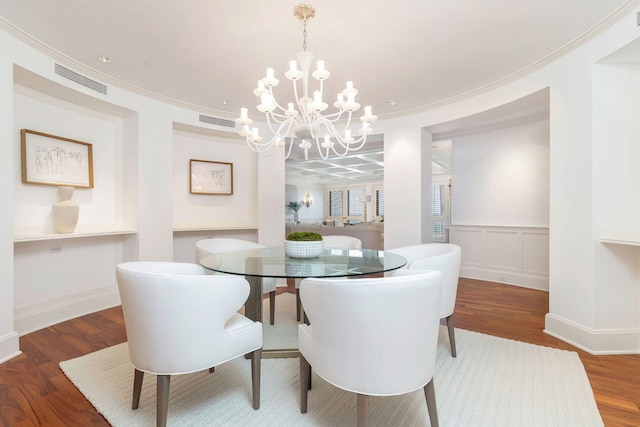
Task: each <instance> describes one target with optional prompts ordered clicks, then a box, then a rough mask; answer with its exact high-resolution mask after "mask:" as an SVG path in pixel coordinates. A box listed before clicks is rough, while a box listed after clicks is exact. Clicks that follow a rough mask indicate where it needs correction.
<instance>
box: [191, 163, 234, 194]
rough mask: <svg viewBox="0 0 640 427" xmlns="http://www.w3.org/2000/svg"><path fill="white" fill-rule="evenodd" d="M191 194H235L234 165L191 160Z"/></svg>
mask: <svg viewBox="0 0 640 427" xmlns="http://www.w3.org/2000/svg"><path fill="white" fill-rule="evenodd" d="M189 176H190V193H191V194H222V195H231V194H233V163H226V162H214V161H210V160H195V159H191V160H190V164H189Z"/></svg>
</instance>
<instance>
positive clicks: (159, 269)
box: [116, 262, 262, 375]
mask: <svg viewBox="0 0 640 427" xmlns="http://www.w3.org/2000/svg"><path fill="white" fill-rule="evenodd" d="M116 276H117V280H118V289H119V291H120V298H121V300H122V311H123V313H124V321H125V328H126V332H127V340H128V345H129V353H130V357H131V362H132V363H133V365H134V366H135V367H136V368H137V369H138V370H140V371H144V372H151V373H154V374H158V375H171V374H178V373H189V372H195V371H199V370H203V369H207V368H209V367H211V366H214V365H216V364H219V363H222V362H225V361H227V360H229V359H232V358H234V357H237V356H238V354H236V352H235V351H234V348H233V347H234V344H237V343H235V342H233V341H231V340H230V339H229V334H228V333H225V330H224V329H225V323H226V322H227V321H228V320H229V319H230V318H231V317H232V316H239V315H237V314H236V311H237V310H238V309H239V308H240V307H242V305H243V304H244V302H245V301H246V299H247V297H248V296H249V284H248V282H247V281H246V280H245V279H244V278H243V277H241V276H226V275H206V274H205V271H204V269H203V268H202V267H201V266H199V265H197V264H189V263H173V262H126V263H122V264H119V265H118V266H117V267H116ZM255 326H256V328H257V329H258V330H259V332H258V333H257V334H256V337H258V341H259V342H257V343H256V344H259V345H257V346H256V347H255V348H260V347H261V346H262V325H261V324H260V323H259V322H256V323H255ZM252 339H255V338H252ZM185 349H189V350H188V351H185Z"/></svg>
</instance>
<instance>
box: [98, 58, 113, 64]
mask: <svg viewBox="0 0 640 427" xmlns="http://www.w3.org/2000/svg"><path fill="white" fill-rule="evenodd" d="M98 61H100V62H102V63H104V64H108V63H109V62H111V58H109V57H108V56H98Z"/></svg>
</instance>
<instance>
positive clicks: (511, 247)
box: [484, 230, 522, 271]
mask: <svg viewBox="0 0 640 427" xmlns="http://www.w3.org/2000/svg"><path fill="white" fill-rule="evenodd" d="M519 237H520V236H519V233H518V232H517V231H496V230H485V231H484V238H485V239H484V240H485V248H486V250H485V256H486V260H487V263H486V266H487V267H489V268H495V269H501V270H511V271H517V270H518V266H519V265H520V260H521V258H522V257H521V255H522V251H520V250H518V247H519V243H520V239H519Z"/></svg>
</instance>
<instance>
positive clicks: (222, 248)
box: [196, 237, 266, 264]
mask: <svg viewBox="0 0 640 427" xmlns="http://www.w3.org/2000/svg"><path fill="white" fill-rule="evenodd" d="M264 247H266V246H264V245H261V244H259V243H255V242H251V241H249V240H242V239H231V238H227V237H215V238H211V239H203V240H199V241H197V242H196V263H198V264H200V261H201V260H202V258H204V257H206V256H208V255H212V254H216V253H220V252H229V251H240V250H243V249H261V248H264Z"/></svg>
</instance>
